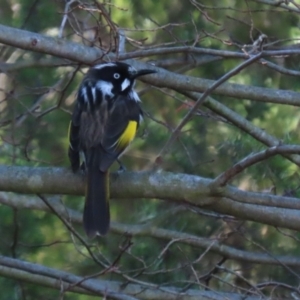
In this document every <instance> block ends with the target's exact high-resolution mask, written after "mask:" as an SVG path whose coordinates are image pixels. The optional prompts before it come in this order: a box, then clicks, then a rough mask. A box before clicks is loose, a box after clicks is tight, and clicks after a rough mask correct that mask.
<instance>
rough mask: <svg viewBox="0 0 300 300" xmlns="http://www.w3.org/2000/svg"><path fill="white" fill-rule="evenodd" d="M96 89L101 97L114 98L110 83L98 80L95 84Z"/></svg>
mask: <svg viewBox="0 0 300 300" xmlns="http://www.w3.org/2000/svg"><path fill="white" fill-rule="evenodd" d="M96 88H97V89H99V90H101V92H102V95H103V97H105V96H110V97H113V96H114V94H113V93H112V89H113V85H112V83H110V82H107V81H103V80H99V81H98V82H97V84H96Z"/></svg>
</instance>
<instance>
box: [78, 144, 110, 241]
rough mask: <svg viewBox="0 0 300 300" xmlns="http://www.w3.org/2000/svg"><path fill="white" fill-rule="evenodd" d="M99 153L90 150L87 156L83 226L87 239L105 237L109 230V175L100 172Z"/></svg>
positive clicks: (95, 150)
mask: <svg viewBox="0 0 300 300" xmlns="http://www.w3.org/2000/svg"><path fill="white" fill-rule="evenodd" d="M100 157H101V151H99V149H98V151H97V149H92V150H91V153H90V155H88V157H87V158H88V161H87V162H86V163H87V187H86V199H85V206H84V212H83V225H84V229H85V231H86V234H87V236H88V237H90V238H93V237H95V236H96V235H105V234H106V233H107V232H108V230H109V223H110V213H109V174H108V171H106V172H102V171H100Z"/></svg>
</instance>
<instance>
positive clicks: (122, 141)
mask: <svg viewBox="0 0 300 300" xmlns="http://www.w3.org/2000/svg"><path fill="white" fill-rule="evenodd" d="M136 131H137V122H136V121H129V122H128V125H127V127H126V129H125V130H124V132H123V133H122V135H121V136H120V138H119V140H118V143H117V147H118V148H121V149H125V148H126V147H127V146H128V145H129V144H130V142H131V141H132V140H133V139H134V137H135V134H136Z"/></svg>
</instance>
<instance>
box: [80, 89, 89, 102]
mask: <svg viewBox="0 0 300 300" xmlns="http://www.w3.org/2000/svg"><path fill="white" fill-rule="evenodd" d="M81 95H82V97H83V100H84V102H86V103H88V102H89V101H88V98H87V93H86V87H83V88H82V89H81Z"/></svg>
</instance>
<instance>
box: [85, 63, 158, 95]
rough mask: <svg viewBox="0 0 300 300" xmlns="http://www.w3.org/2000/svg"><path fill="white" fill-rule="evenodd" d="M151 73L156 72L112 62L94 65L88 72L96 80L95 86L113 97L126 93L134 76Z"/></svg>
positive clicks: (130, 88) (132, 82)
mask: <svg viewBox="0 0 300 300" xmlns="http://www.w3.org/2000/svg"><path fill="white" fill-rule="evenodd" d="M152 73H156V72H155V71H153V70H150V69H142V70H136V69H135V68H134V67H132V66H130V65H128V64H126V63H123V62H114V63H104V64H99V65H96V66H94V67H92V68H91V69H90V71H89V73H88V74H89V77H92V78H93V80H94V81H96V86H97V88H98V89H100V90H101V91H102V93H103V95H108V96H112V97H113V96H116V95H119V94H128V93H129V92H130V91H131V90H132V89H133V86H134V83H135V79H136V78H138V77H139V76H143V75H147V74H152Z"/></svg>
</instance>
